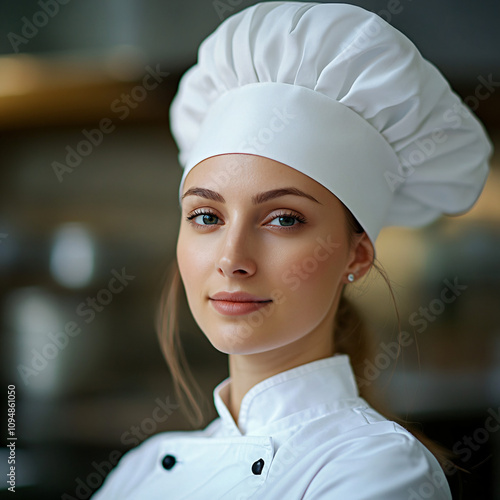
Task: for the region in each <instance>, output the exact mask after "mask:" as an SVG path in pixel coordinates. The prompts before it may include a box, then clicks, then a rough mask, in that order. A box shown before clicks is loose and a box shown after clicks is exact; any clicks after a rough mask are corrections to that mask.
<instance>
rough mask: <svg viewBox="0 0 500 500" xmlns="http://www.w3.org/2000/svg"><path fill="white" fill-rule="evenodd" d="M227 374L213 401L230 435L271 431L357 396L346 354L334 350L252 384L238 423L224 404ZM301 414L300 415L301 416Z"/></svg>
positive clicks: (336, 406)
mask: <svg viewBox="0 0 500 500" xmlns="http://www.w3.org/2000/svg"><path fill="white" fill-rule="evenodd" d="M230 384H231V378H230V377H229V378H227V379H225V380H224V381H222V382H221V383H220V384H219V385H218V386H217V387H216V388H215V389H214V403H215V408H216V410H217V413H218V414H219V417H220V418H221V420H222V422H221V423H222V425H223V426H224V427H225V430H226V432H227V433H228V434H230V435H247V434H250V435H251V434H259V433H263V432H266V433H271V431H272V429H273V428H277V426H276V423H277V422H278V421H279V422H280V424H279V429H283V426H287V425H295V424H296V423H297V422H298V421H299V420H300V419H301V418H304V415H303V413H304V412H305V411H307V414H308V417H307V419H308V420H309V419H312V418H315V417H319V416H322V415H325V414H327V413H331V412H332V411H334V410H335V409H336V408H337V409H338V408H340V407H343V406H345V405H346V402H347V401H351V402H352V400H353V399H356V398H358V397H359V394H358V389H357V385H356V381H355V379H354V374H353V371H352V368H351V365H350V362H349V357H348V356H347V355H344V354H338V355H335V356H332V357H330V358H325V359H320V360H317V361H312V362H311V363H307V364H305V365H301V366H297V367H296V368H292V369H291V370H287V371H284V372H282V373H278V374H277V375H274V376H272V377H269V378H267V379H265V380H263V381H262V382H259V383H258V384H256V385H254V386H253V387H252V388H251V389H250V390H249V391H248V392H247V393H246V394H245V396H244V397H243V400H242V402H241V408H240V413H239V417H238V424H236V423H235V422H234V420H233V417H232V416H231V413H230V412H229V409H228V408H227V406H226V403H225V401H227V396H228V394H229V386H230ZM301 414H302V417H301Z"/></svg>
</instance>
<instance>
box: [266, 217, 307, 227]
mask: <svg viewBox="0 0 500 500" xmlns="http://www.w3.org/2000/svg"><path fill="white" fill-rule="evenodd" d="M304 222H305V219H303V218H301V217H299V216H297V215H286V214H284V215H279V216H278V217H275V218H274V219H273V220H272V221H271V222H269V225H270V226H279V227H293V226H297V225H298V224H303V223H304Z"/></svg>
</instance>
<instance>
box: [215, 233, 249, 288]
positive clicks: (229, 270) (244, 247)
mask: <svg viewBox="0 0 500 500" xmlns="http://www.w3.org/2000/svg"><path fill="white" fill-rule="evenodd" d="M249 239H250V238H249V235H248V234H247V233H246V232H245V231H244V230H237V229H236V228H234V229H233V228H228V229H227V232H226V234H225V237H224V241H223V243H222V250H221V253H220V256H219V261H218V262H217V263H216V266H217V271H218V272H219V274H221V275H222V276H225V277H227V278H237V277H249V276H253V275H254V274H255V272H256V271H257V263H256V261H255V258H254V256H253V255H252V251H251V245H250V244H249V243H250V241H249Z"/></svg>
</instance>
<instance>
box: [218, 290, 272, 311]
mask: <svg viewBox="0 0 500 500" xmlns="http://www.w3.org/2000/svg"><path fill="white" fill-rule="evenodd" d="M209 300H210V303H211V304H212V306H213V308H214V309H215V310H216V311H217V312H219V313H220V314H224V315H225V316H240V315H243V314H250V313H251V312H254V311H257V310H259V309H261V308H262V307H265V306H266V305H267V304H270V303H271V302H272V300H271V299H265V298H262V297H257V296H255V295H251V294H249V293H246V292H219V293H216V294H214V295H212V296H211V297H209Z"/></svg>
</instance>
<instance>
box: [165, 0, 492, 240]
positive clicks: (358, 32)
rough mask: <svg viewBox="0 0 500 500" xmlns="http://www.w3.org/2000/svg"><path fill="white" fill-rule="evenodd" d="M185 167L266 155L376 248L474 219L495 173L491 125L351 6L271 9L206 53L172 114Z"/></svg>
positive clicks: (403, 44)
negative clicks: (452, 220) (392, 232)
mask: <svg viewBox="0 0 500 500" xmlns="http://www.w3.org/2000/svg"><path fill="white" fill-rule="evenodd" d="M170 119H171V129H172V132H173V135H174V138H175V140H176V142H177V144H178V146H179V150H180V152H179V161H180V163H181V165H182V166H183V168H184V175H183V178H182V181H181V186H180V192H181V193H182V189H183V184H184V180H185V178H186V176H187V174H188V173H189V171H190V170H191V169H192V168H193V167H195V166H196V165H197V164H198V163H199V162H201V161H202V160H204V159H206V158H209V157H212V156H216V155H220V154H228V153H246V154H255V155H259V156H264V157H267V158H270V159H273V160H276V161H279V162H281V163H284V164H286V165H288V166H290V167H292V168H294V169H296V170H298V171H300V172H302V173H304V174H306V175H308V176H309V177H311V178H313V179H314V180H316V181H317V182H319V183H321V184H322V185H323V186H325V187H326V188H327V189H329V190H330V191H331V192H332V193H333V194H334V195H335V196H337V197H338V198H339V199H340V200H341V201H342V202H343V203H344V204H345V205H346V206H347V208H348V209H349V210H350V211H351V212H352V213H353V214H354V216H355V217H356V218H357V220H358V221H359V222H360V224H361V225H362V226H363V228H364V229H365V231H366V232H367V234H368V236H369V237H370V239H371V240H372V242H374V241H375V239H376V237H377V235H378V233H379V231H380V230H381V228H382V227H384V226H390V225H402V226H421V225H424V224H427V223H429V222H431V221H433V220H435V219H436V218H437V217H439V216H440V215H441V214H457V213H462V212H465V211H466V210H468V209H469V208H470V207H471V206H472V205H473V204H474V202H475V201H476V199H477V197H478V196H479V194H480V192H481V190H482V187H483V185H484V182H485V180H486V177H487V173H488V164H487V161H488V157H489V155H490V154H491V145H490V142H489V140H488V137H487V135H486V134H485V132H484V129H483V127H482V125H481V124H480V122H479V121H478V120H477V119H476V118H475V117H474V115H473V114H472V113H471V112H470V111H469V110H468V108H467V107H466V106H465V105H464V104H463V103H462V101H461V100H460V98H459V97H458V96H457V95H456V94H455V93H454V92H453V91H452V90H451V88H450V86H449V84H448V83H447V81H446V80H445V78H444V77H443V76H442V75H441V73H440V72H439V71H438V70H437V69H436V68H435V66H433V65H432V64H431V63H429V62H428V61H427V60H425V59H424V58H423V57H422V56H421V54H420V53H419V51H418V50H417V49H416V47H415V46H414V44H413V43H412V42H411V41H410V40H409V39H408V38H407V37H405V36H404V35H403V34H402V33H400V32H399V31H398V30H396V29H395V28H393V27H392V26H390V25H389V24H388V23H386V22H385V21H384V20H383V19H381V18H380V17H379V16H377V15H376V14H373V13H371V12H368V11H366V10H364V9H362V8H360V7H356V6H352V5H346V4H319V3H302V2H265V3H260V4H256V5H254V6H252V7H249V8H247V9H245V10H243V11H241V12H239V13H237V14H235V15H233V16H231V17H230V18H228V19H226V20H225V21H224V22H223V23H222V24H221V25H220V26H219V27H218V28H217V29H216V31H215V32H214V33H212V34H211V35H210V36H209V37H208V38H207V39H205V40H204V42H203V43H202V44H201V46H200V49H199V54H198V62H197V64H196V65H195V66H193V67H192V68H190V69H189V70H188V71H187V72H186V73H185V75H184V76H183V77H182V79H181V81H180V85H179V89H178V92H177V94H176V96H175V98H174V100H173V102H172V105H171V110H170Z"/></svg>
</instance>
